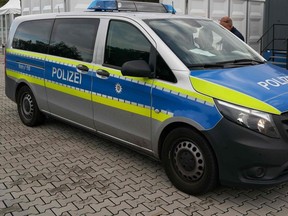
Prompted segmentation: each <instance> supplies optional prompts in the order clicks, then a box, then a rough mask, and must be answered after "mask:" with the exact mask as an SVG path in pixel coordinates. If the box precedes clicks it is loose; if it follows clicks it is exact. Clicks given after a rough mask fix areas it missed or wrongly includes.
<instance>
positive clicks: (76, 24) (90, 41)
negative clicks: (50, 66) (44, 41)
mask: <svg viewBox="0 0 288 216" xmlns="http://www.w3.org/2000/svg"><path fill="white" fill-rule="evenodd" d="M98 26H99V19H88V18H83V19H74V18H73V19H56V20H55V24H54V28H53V32H52V36H51V42H50V47H49V54H50V55H55V56H61V57H65V58H70V59H75V60H80V61H85V62H91V61H92V58H93V51H94V45H95V39H96V34H97V30H98Z"/></svg>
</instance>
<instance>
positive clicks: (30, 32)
mask: <svg viewBox="0 0 288 216" xmlns="http://www.w3.org/2000/svg"><path fill="white" fill-rule="evenodd" d="M52 26H53V20H34V21H26V22H23V23H21V24H20V25H19V27H18V28H17V30H16V33H15V35H14V38H13V41H12V47H13V48H15V49H21V50H27V51H33V52H39V53H47V51H48V44H49V38H50V35H51V29H52Z"/></svg>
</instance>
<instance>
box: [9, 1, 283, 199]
mask: <svg viewBox="0 0 288 216" xmlns="http://www.w3.org/2000/svg"><path fill="white" fill-rule="evenodd" d="M99 2H100V1H94V2H93V4H91V5H92V6H91V7H90V8H92V9H91V10H93V9H94V10H93V12H91V11H87V12H83V13H58V14H45V15H29V16H22V17H17V18H16V19H15V20H14V22H13V24H12V26H11V29H10V33H9V40H8V43H7V46H6V64H5V80H6V85H5V88H6V89H5V90H6V95H7V97H8V98H10V99H11V100H13V101H14V102H16V103H17V107H18V113H19V116H20V119H21V120H22V122H23V123H24V124H25V125H27V126H36V125H39V124H41V123H43V122H44V120H45V117H46V116H52V117H55V118H58V119H61V120H63V121H66V122H68V123H71V124H73V125H76V126H80V127H82V128H85V129H87V130H90V131H93V132H95V133H96V134H99V135H102V136H105V137H107V138H111V139H113V140H115V141H117V142H118V143H122V144H124V145H127V146H129V147H132V148H134V149H135V150H138V151H140V152H142V153H144V154H147V155H149V156H152V157H154V158H155V159H159V160H160V161H161V162H162V163H163V166H164V168H165V171H166V173H167V175H168V177H169V179H170V180H171V182H172V183H173V184H174V185H175V186H176V187H177V188H179V189H180V190H182V191H184V192H186V193H188V194H194V195H196V194H201V193H205V192H207V191H210V190H212V189H213V188H214V187H215V186H217V184H219V183H220V184H224V185H248V186H256V185H271V184H277V183H281V182H285V181H287V180H288V85H287V84H288V73H287V70H285V69H282V68H279V67H277V66H274V65H272V64H269V63H267V62H266V61H265V59H263V58H262V57H261V56H260V55H259V54H258V53H257V52H256V51H254V50H253V49H252V48H250V47H249V46H248V45H247V44H245V43H244V42H242V41H241V40H240V39H238V38H237V37H235V36H234V35H233V34H232V33H230V32H229V31H228V30H226V29H224V28H223V27H222V26H220V25H219V24H218V23H215V22H213V21H212V20H209V19H206V18H193V17H190V16H182V15H181V16H180V15H176V14H173V13H167V10H166V8H165V7H164V6H163V5H161V4H156V3H154V5H152V7H151V5H149V4H148V3H146V4H144V3H143V4H141V3H137V4H136V3H135V4H133V5H132V4H131V2H130V4H128V6H127V7H124V5H125V4H124V2H118V3H117V2H114V3H113V2H112V1H106V2H104V3H103V2H102V3H101V2H100V3H99ZM150 4H152V3H150ZM139 11H140V12H139ZM141 11H142V12H141Z"/></svg>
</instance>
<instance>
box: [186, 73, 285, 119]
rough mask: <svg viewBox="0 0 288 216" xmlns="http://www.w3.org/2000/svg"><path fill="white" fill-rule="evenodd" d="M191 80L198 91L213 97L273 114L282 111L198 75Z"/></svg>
mask: <svg viewBox="0 0 288 216" xmlns="http://www.w3.org/2000/svg"><path fill="white" fill-rule="evenodd" d="M190 80H191V82H192V84H193V86H194V88H195V89H196V90H197V91H199V92H202V93H203V94H206V95H209V96H211V97H214V98H217V99H220V100H223V101H227V102H230V103H233V104H237V105H240V106H244V107H248V108H251V109H255V110H261V111H264V112H268V113H273V114H281V112H280V111H279V110H278V109H276V108H275V107H273V106H271V105H269V104H267V103H265V102H263V101H260V100H259V99H256V98H253V97H251V96H249V95H246V94H243V93H241V92H238V91H235V90H233V89H229V88H227V87H224V86H221V85H218V84H215V83H212V82H209V81H206V80H202V79H199V78H196V77H190Z"/></svg>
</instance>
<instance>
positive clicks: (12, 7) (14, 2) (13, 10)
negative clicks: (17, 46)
mask: <svg viewBox="0 0 288 216" xmlns="http://www.w3.org/2000/svg"><path fill="white" fill-rule="evenodd" d="M15 14H21V6H20V0H9V1H8V2H7V3H6V4H5V5H4V6H3V7H1V8H0V22H1V24H0V27H1V29H0V32H1V35H0V36H1V43H2V44H5V43H6V41H7V37H8V32H9V29H10V26H11V23H12V21H13V19H14V16H15ZM3 20H4V22H3Z"/></svg>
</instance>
